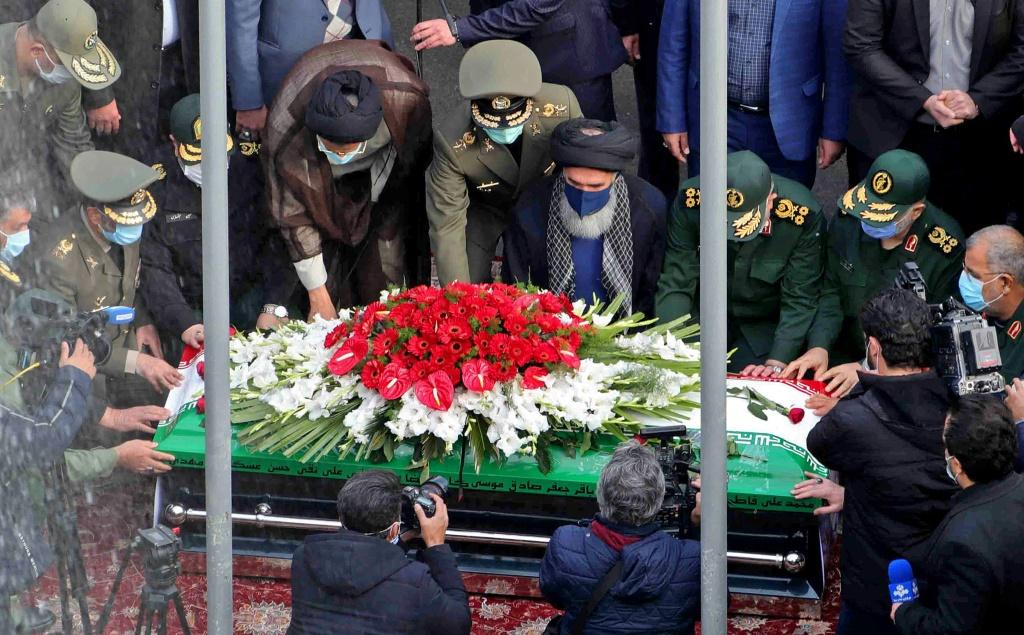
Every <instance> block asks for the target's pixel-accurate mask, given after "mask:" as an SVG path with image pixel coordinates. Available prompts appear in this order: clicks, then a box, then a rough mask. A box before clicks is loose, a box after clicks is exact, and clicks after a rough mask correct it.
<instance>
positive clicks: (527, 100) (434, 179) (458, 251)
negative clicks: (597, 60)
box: [427, 40, 582, 284]
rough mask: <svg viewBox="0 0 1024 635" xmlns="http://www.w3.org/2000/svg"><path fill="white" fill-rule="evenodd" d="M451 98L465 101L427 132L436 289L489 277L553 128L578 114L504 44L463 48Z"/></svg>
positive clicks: (526, 56)
mask: <svg viewBox="0 0 1024 635" xmlns="http://www.w3.org/2000/svg"><path fill="white" fill-rule="evenodd" d="M459 92H460V93H461V94H462V96H463V97H464V98H465V99H466V101H465V102H464V103H463V104H462V105H460V106H459V107H457V108H456V109H455V111H454V112H452V113H451V114H450V115H449V116H448V117H447V119H446V120H445V121H443V122H441V123H440V124H439V125H437V126H436V127H435V128H434V160H433V162H432V163H431V164H430V168H429V169H428V170H427V219H428V221H429V223H430V244H431V248H432V249H433V252H434V258H435V261H436V265H437V276H438V278H439V279H440V282H441V283H442V284H447V283H449V282H451V281H453V280H463V281H472V282H487V281H490V280H494V279H495V278H496V277H497V273H498V271H499V269H500V268H498V267H495V265H494V257H495V251H496V249H497V244H498V238H499V237H500V236H501V233H502V232H503V231H504V230H505V227H506V225H507V223H508V217H509V211H510V210H511V209H512V205H513V204H514V203H515V201H516V199H517V198H518V196H519V193H520V192H521V191H523V189H524V188H526V187H527V186H529V185H530V184H532V183H533V182H534V181H536V180H538V179H539V178H541V177H542V176H546V175H549V174H551V173H552V172H553V171H554V169H555V164H554V163H553V162H552V161H551V152H550V146H549V140H550V137H551V133H552V131H553V130H554V129H555V126H557V125H558V124H560V123H562V122H563V121H566V120H568V119H574V118H576V117H581V116H582V112H581V111H580V106H579V103H578V102H577V101H576V97H575V95H573V94H572V91H571V90H569V89H568V88H566V87H565V86H560V85H556V84H544V83H542V82H541V70H540V63H539V62H538V61H537V56H536V55H534V54H533V52H532V51H530V49H528V48H527V47H526V46H524V45H523V44H520V43H519V42H515V41H511V40H493V41H489V42H482V43H480V44H477V45H476V46H474V47H473V48H471V49H469V50H468V51H467V52H466V55H465V56H464V57H463V58H462V64H461V65H460V66H459Z"/></svg>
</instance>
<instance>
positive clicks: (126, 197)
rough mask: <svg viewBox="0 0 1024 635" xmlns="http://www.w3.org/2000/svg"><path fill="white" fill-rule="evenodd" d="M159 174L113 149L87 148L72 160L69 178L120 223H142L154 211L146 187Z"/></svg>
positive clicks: (151, 215) (153, 205)
mask: <svg viewBox="0 0 1024 635" xmlns="http://www.w3.org/2000/svg"><path fill="white" fill-rule="evenodd" d="M159 178H160V174H159V173H158V172H157V171H156V170H154V169H153V168H151V167H150V166H148V165H146V164H145V163H140V162H139V161H136V160H135V159H132V158H130V157H126V156H124V155H123V154H117V153H116V152H105V151H103V150H89V151H87V152H82V153H79V154H78V156H76V157H75V159H74V160H73V161H72V162H71V182H72V183H74V185H75V187H76V188H77V189H78V191H79V192H81V193H82V195H83V196H84V197H85V198H86V199H88V200H90V201H95V202H96V203H98V204H99V205H100V207H101V209H102V211H103V213H104V214H105V215H106V216H107V217H108V218H110V219H111V220H113V221H114V222H115V223H118V224H120V225H141V224H143V223H145V222H147V221H148V220H150V219H151V218H153V216H155V215H156V201H155V200H154V199H153V195H152V194H150V192H149V190H147V189H146V187H147V186H149V185H150V184H151V183H153V182H154V181H157V180H158V179H159Z"/></svg>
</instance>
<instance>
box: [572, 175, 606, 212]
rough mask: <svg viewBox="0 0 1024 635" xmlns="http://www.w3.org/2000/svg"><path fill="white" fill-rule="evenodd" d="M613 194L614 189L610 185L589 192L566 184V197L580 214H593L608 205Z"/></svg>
mask: <svg viewBox="0 0 1024 635" xmlns="http://www.w3.org/2000/svg"><path fill="white" fill-rule="evenodd" d="M611 195H612V189H611V188H610V187H608V188H605V189H603V190H598V191H596V192H587V191H586V190H581V189H579V188H577V187H573V186H571V185H569V184H568V183H566V184H565V199H566V200H567V201H569V206H570V207H572V208H573V209H574V210H576V213H577V214H579V215H580V216H586V215H587V214H593V213H594V212H596V211H598V210H599V209H601V208H602V207H604V206H605V205H607V204H608V199H609V198H611Z"/></svg>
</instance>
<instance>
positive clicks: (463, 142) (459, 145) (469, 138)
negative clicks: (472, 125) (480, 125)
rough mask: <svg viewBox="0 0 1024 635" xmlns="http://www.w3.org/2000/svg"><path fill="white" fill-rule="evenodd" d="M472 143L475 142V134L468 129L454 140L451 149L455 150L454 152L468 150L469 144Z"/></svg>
mask: <svg viewBox="0 0 1024 635" xmlns="http://www.w3.org/2000/svg"><path fill="white" fill-rule="evenodd" d="M474 143H476V135H475V134H473V131H472V130H470V131H468V132H466V133H465V134H463V135H462V138H461V139H459V140H458V141H456V142H455V144H454V145H453V146H452V150H455V151H456V152H462V151H463V150H468V149H469V146H471V145H473V144H474Z"/></svg>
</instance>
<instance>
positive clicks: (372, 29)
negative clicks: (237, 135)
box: [227, 0, 395, 139]
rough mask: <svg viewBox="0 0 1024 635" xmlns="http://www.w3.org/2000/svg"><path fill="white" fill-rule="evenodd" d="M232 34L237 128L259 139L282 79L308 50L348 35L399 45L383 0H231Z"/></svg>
mask: <svg viewBox="0 0 1024 635" xmlns="http://www.w3.org/2000/svg"><path fill="white" fill-rule="evenodd" d="M227 38H228V42H227V43H228V52H227V55H228V81H229V84H230V86H231V101H232V105H233V106H234V108H235V111H236V112H237V119H236V127H237V129H238V131H239V132H242V133H244V132H248V133H249V134H250V135H251V136H252V137H254V138H257V139H258V138H259V135H260V133H261V132H262V131H263V128H264V126H265V125H266V123H267V109H268V108H269V107H270V106H271V104H272V103H273V101H274V97H275V96H276V95H277V91H278V88H280V86H281V82H283V81H284V77H285V75H287V74H288V72H289V71H290V70H291V69H292V66H294V65H295V63H296V62H297V61H299V58H300V57H302V55H303V54H304V53H306V51H308V50H310V49H312V48H314V47H316V46H319V45H321V44H326V43H328V42H335V41H337V40H344V39H363V40H382V41H383V42H385V43H386V44H387V45H388V47H389V48H391V49H392V50H393V49H394V48H395V43H394V40H392V39H391V22H390V20H388V15H387V13H386V12H385V11H384V6H383V5H382V3H381V0H228V3H227ZM242 138H243V139H244V138H245V137H244V136H243V137H242Z"/></svg>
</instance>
